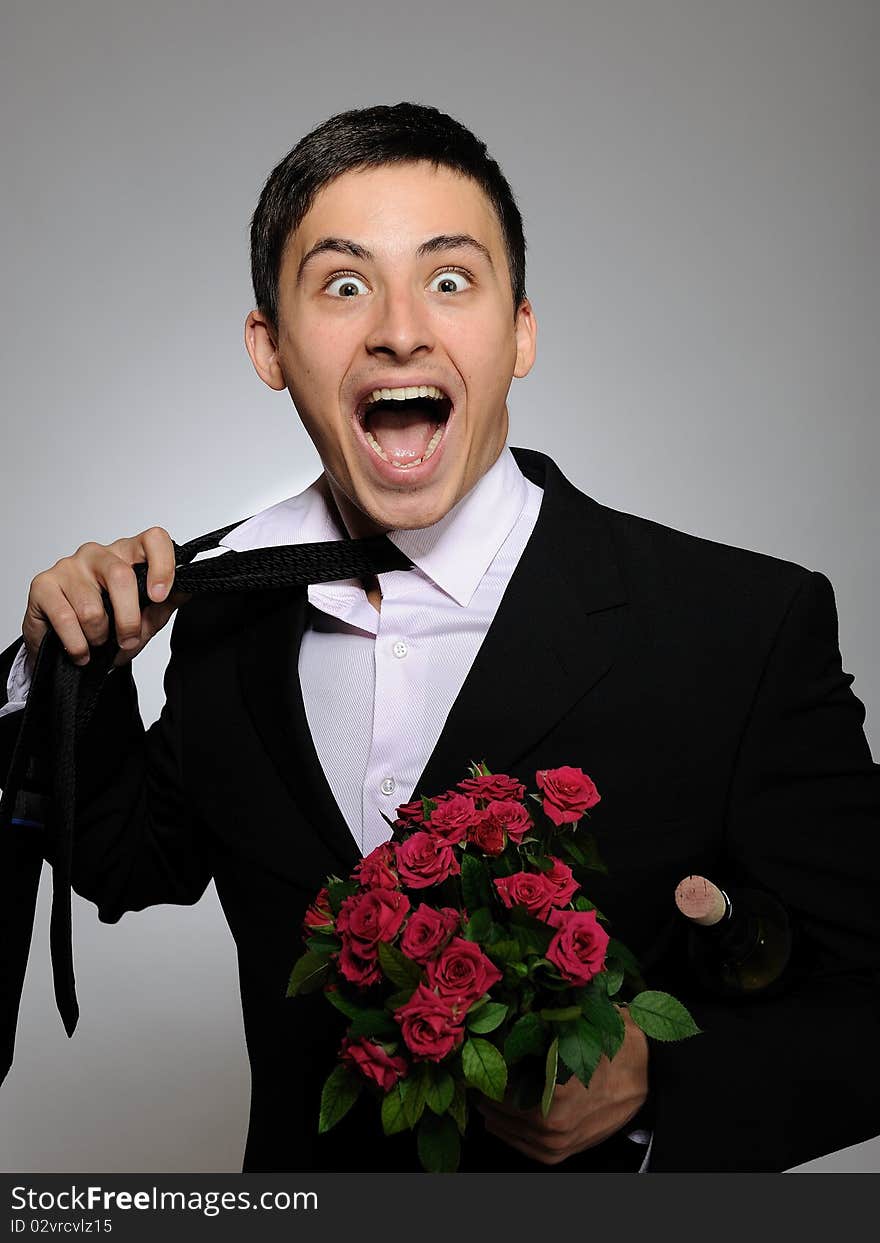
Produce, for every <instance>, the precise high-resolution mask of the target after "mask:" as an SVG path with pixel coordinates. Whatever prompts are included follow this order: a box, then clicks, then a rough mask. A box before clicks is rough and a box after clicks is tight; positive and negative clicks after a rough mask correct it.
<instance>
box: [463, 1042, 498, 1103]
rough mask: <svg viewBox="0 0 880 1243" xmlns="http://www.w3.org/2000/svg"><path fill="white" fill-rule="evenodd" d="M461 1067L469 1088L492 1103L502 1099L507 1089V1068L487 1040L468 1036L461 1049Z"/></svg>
mask: <svg viewBox="0 0 880 1243" xmlns="http://www.w3.org/2000/svg"><path fill="white" fill-rule="evenodd" d="M461 1065H462V1069H463V1071H464V1077H465V1079H466V1080H467V1082H468V1083H469V1084H470V1085H471V1087H474V1088H477V1089H478V1090H479V1091H480V1092H482V1093H483V1095H484V1096H488V1097H489V1098H490V1099H491V1100H493V1101H500V1100H501V1099H502V1098H503V1097H504V1089H505V1088H506V1087H507V1066H506V1064H505V1061H504V1058H503V1057H502V1056H501V1054H500V1053H499V1052H498V1050H497V1049H496V1048H495V1046H494V1044H492V1042H491V1041H489V1040H483V1039H481V1038H480V1037H479V1036H470V1037H468V1039H467V1040H465V1042H464V1044H463V1045H462V1047H461Z"/></svg>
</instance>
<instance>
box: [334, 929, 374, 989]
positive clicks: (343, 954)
mask: <svg viewBox="0 0 880 1243" xmlns="http://www.w3.org/2000/svg"><path fill="white" fill-rule="evenodd" d="M357 947H358V942H357V941H352V940H345V941H343V942H342V949H341V950H340V951H339V954H338V956H337V960H336V961H337V963H338V965H339V970H340V971H341V972H342V974H343V975H344V976H345V978H346V979H347V980H349V981H350V982H351V983H352V984H356V985H357V986H358V987H359V988H369V987H370V985H371V984H378V983H379V981H380V980H381V978H382V972H381V970H380V969H379V955H378V953H377V952H376V951H375V950H374V951H372V952H370V951H369V950H368V952H367V953H366V954H358V953H357Z"/></svg>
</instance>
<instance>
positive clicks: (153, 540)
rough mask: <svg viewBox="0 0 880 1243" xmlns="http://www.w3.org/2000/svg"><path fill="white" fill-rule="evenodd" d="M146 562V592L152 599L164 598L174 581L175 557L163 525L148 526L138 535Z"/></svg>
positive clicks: (169, 537)
mask: <svg viewBox="0 0 880 1243" xmlns="http://www.w3.org/2000/svg"><path fill="white" fill-rule="evenodd" d="M140 543H141V546H142V549H143V559H144V560H145V561H146V562H147V567H148V569H147V592H148V594H149V597H150V599H151V600H153V601H160V600H164V599H165V598H166V596H167V595H168V592H169V591H170V589H171V585H172V583H173V582H174V574H175V571H176V569H177V559H176V557H175V554H174V541H173V540H172V538H171V536H170V535H169V534H168V532H167V531H166V530H165V528H164V527H150V528H149V530H147V531H144V532H143V533H142V534H141V536H140Z"/></svg>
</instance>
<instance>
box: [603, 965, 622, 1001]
mask: <svg viewBox="0 0 880 1243" xmlns="http://www.w3.org/2000/svg"><path fill="white" fill-rule="evenodd" d="M602 974H603V975H604V977H605V991H606V992H607V993H608V996H609V997H613V996H614V994H615V993H617V992H619V991H620V986H621V984H622V983H623V967H619V966H616V965H614V964H612V965H611V966H610V967H606V968H605V970H604V971H603V972H602Z"/></svg>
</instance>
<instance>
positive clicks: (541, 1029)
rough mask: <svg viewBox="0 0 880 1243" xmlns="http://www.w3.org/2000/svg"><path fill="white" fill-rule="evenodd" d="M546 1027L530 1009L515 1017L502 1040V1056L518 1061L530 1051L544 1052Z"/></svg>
mask: <svg viewBox="0 0 880 1243" xmlns="http://www.w3.org/2000/svg"><path fill="white" fill-rule="evenodd" d="M546 1030H547V1029H546V1028H545V1026H544V1024H543V1023H542V1022H541V1019H540V1018H539V1017H538V1015H537V1014H535V1013H534V1011H532V1012H531V1013H529V1014H524V1015H523V1016H522V1018H520V1019H517V1020H516V1022H515V1023H514V1025H513V1027H511V1029H510V1031H509V1032H508V1035H507V1039H506V1040H505V1042H504V1057H505V1059H506V1061H508V1062H518V1061H519V1060H520V1058H523V1057H526V1056H527V1055H528V1054H530V1053H534V1054H540V1053H543V1052H544V1045H545V1042H546V1039H547V1035H546Z"/></svg>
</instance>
